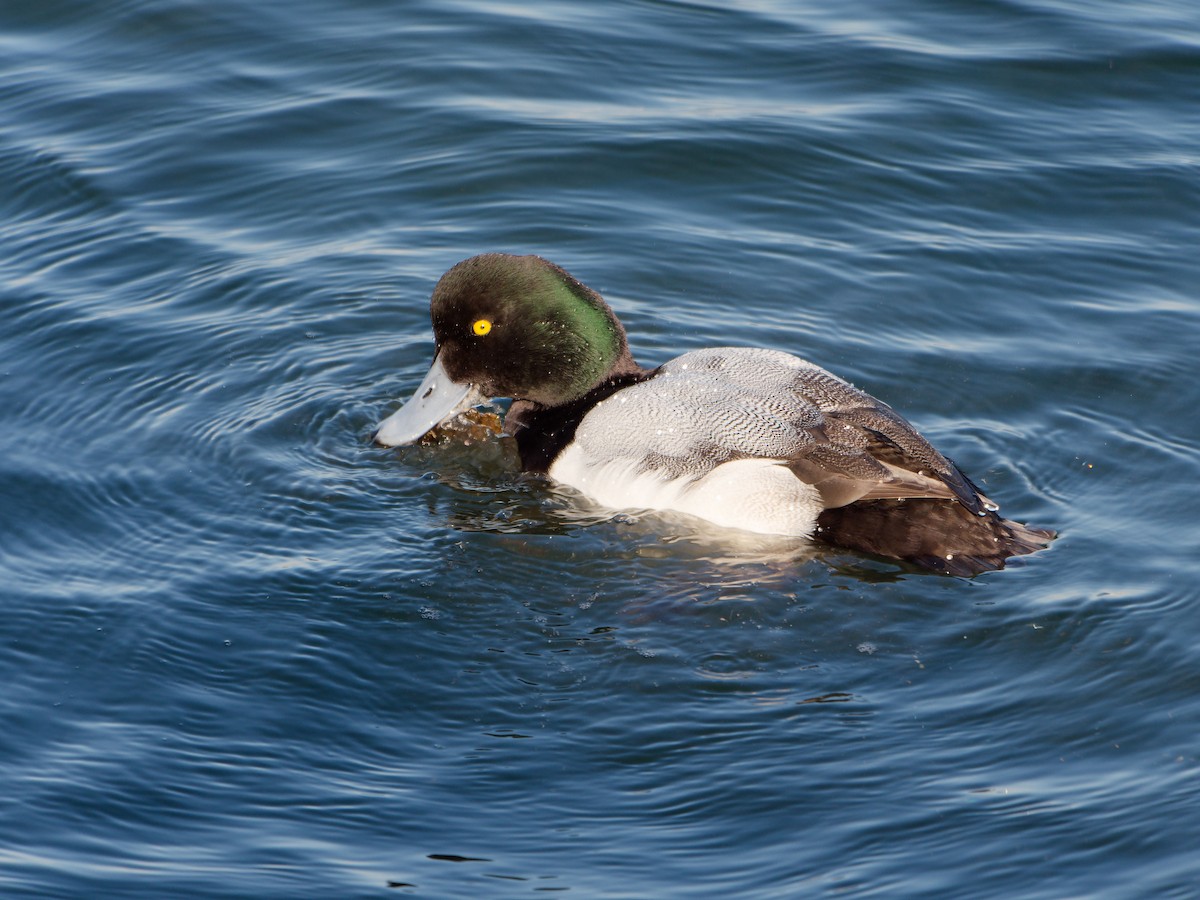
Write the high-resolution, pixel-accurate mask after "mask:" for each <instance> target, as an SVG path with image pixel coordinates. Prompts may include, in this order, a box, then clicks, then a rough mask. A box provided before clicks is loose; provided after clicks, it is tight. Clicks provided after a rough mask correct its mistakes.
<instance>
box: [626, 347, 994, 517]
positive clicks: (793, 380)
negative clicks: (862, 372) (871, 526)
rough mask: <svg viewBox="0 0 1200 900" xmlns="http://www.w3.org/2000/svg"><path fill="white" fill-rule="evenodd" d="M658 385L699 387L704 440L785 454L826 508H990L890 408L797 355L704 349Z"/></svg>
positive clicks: (665, 369)
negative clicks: (920, 502) (930, 504)
mask: <svg viewBox="0 0 1200 900" xmlns="http://www.w3.org/2000/svg"><path fill="white" fill-rule="evenodd" d="M660 379H661V382H660ZM655 382H659V385H658V388H659V389H660V390H662V389H665V390H666V392H667V393H668V394H671V395H675V396H678V395H679V394H680V393H682V392H683V390H684V388H685V387H686V389H687V392H688V393H693V392H698V395H699V396H698V397H697V400H696V401H694V402H696V403H697V408H698V410H699V411H700V412H702V413H704V414H705V422H704V426H703V427H704V429H706V430H707V433H706V439H707V440H708V441H710V442H712V443H714V444H716V445H717V446H718V447H720V448H721V449H722V450H723V451H724V452H725V453H728V454H729V457H728V458H737V457H744V456H771V457H774V458H778V459H781V460H783V461H784V462H785V463H786V464H787V465H788V467H789V468H791V470H792V471H793V472H794V473H795V474H796V476H797V477H798V478H800V479H801V480H802V481H805V482H807V483H809V484H812V485H814V486H815V487H816V488H817V489H818V490H819V491H820V492H821V496H822V500H823V502H824V504H825V506H826V507H838V506H844V505H846V504H849V503H854V502H856V501H859V500H899V499H917V498H930V499H947V500H950V499H953V500H957V501H958V502H960V503H961V504H962V505H963V506H964V507H966V508H967V509H968V510H970V511H971V512H972V513H975V514H977V515H981V514H982V513H983V512H984V511H985V510H987V509H989V508H993V505H992V504H991V503H990V501H989V500H988V499H987V498H986V497H984V496H983V495H982V494H980V493H979V491H978V490H977V489H976V488H975V486H974V485H973V484H971V482H970V480H969V479H968V478H967V477H966V476H965V475H964V474H963V473H962V472H961V471H960V470H959V469H958V467H957V466H955V465H954V463H952V462H951V461H950V460H948V459H947V458H946V457H944V456H943V455H942V454H941V453H939V452H938V451H937V450H936V449H934V447H933V446H932V445H931V444H930V443H929V442H928V441H927V440H925V438H923V437H922V436H921V435H920V434H919V433H918V432H917V431H916V429H914V428H913V427H912V426H911V425H910V424H909V423H908V422H907V421H905V420H904V418H903V417H902V416H900V415H899V414H898V413H896V412H895V410H893V409H892V408H891V407H890V406H888V405H887V404H886V403H883V402H881V401H879V400H876V399H875V398H874V397H872V396H870V395H869V394H867V393H865V392H863V391H861V390H859V389H858V388H856V387H854V386H853V385H851V384H850V383H849V382H846V381H844V380H842V379H841V378H838V377H837V376H836V375H834V374H832V373H830V372H827V371H826V370H825V369H822V368H821V367H820V366H816V365H814V364H812V363H810V362H807V361H805V360H802V359H799V358H798V357H795V356H792V355H790V354H787V353H781V352H779V351H774V350H761V349H751V348H734V347H721V348H713V349H707V350H697V351H693V352H691V353H686V354H684V355H683V356H680V357H678V358H676V359H674V360H671V361H670V362H669V363H666V364H665V365H664V366H662V368H661V369H660V370H659V373H658V374H657V375H656V377H655V378H653V379H651V380H650V381H649V382H646V387H647V388H649V387H650V386H651V385H654V384H655ZM706 396H707V397H711V398H712V401H711V402H710V403H705V402H703V401H704V398H705V397H706ZM672 405H673V406H674V405H676V404H672Z"/></svg>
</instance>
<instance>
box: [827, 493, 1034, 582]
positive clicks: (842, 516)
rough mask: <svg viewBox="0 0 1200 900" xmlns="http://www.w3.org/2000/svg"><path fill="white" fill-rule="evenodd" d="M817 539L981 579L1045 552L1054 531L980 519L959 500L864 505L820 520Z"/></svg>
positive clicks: (841, 509)
mask: <svg viewBox="0 0 1200 900" xmlns="http://www.w3.org/2000/svg"><path fill="white" fill-rule="evenodd" d="M814 536H815V537H816V538H817V539H819V540H821V541H824V542H825V543H827V544H833V545H834V546H837V547H845V548H847V549H850V550H858V551H860V552H863V553H873V554H875V555H876V556H890V557H892V558H893V559H903V560H907V561H908V562H912V563H916V564H917V565H919V566H922V567H924V568H926V569H931V570H933V571H935V572H945V573H946V574H948V575H978V574H979V573H980V572H990V571H993V570H995V569H1002V568H1004V563H1005V560H1007V559H1008V558H1009V557H1012V556H1023V555H1024V554H1026V553H1033V552H1035V551H1037V550H1041V549H1043V548H1044V547H1046V546H1047V545H1049V543H1050V542H1051V541H1052V540H1054V538H1055V537H1056V535H1055V533H1054V532H1053V531H1046V530H1043V529H1041V528H1031V527H1029V526H1028V525H1022V524H1020V523H1019V522H1013V521H1010V520H1009V519H1003V518H1001V517H1000V516H999V515H997V514H996V513H994V512H990V511H989V512H986V513H985V514H984V515H982V516H981V515H977V514H976V513H973V512H971V511H970V510H968V509H966V508H964V507H963V506H962V504H960V503H959V502H958V501H956V500H925V499H919V500H861V501H859V502H857V503H851V504H849V505H847V506H839V507H837V508H835V509H827V510H825V511H824V512H823V513H821V515H820V516H818V517H817V531H816V534H815V535H814Z"/></svg>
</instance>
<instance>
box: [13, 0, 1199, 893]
mask: <svg viewBox="0 0 1200 900" xmlns="http://www.w3.org/2000/svg"><path fill="white" fill-rule="evenodd" d="M1198 109H1200V11H1198V9H1197V7H1196V5H1195V4H1194V3H1193V2H1191V0H1151V2H1139V3H1135V4H1121V3H1108V2H1102V0H1029V2H1013V0H999V2H992V3H986V4H979V3H967V2H963V0H915V2H908V3H902V4H897V3H889V2H884V0H851V2H849V3H839V4H828V3H815V2H807V0H798V2H784V0H746V2H729V3H718V2H707V3H706V2H673V0H616V2H611V3H594V2H585V0H557V2H530V3H520V4H504V3H497V2H489V0H436V2H435V0H410V2H403V3H400V2H385V0H352V2H343V0H336V2H335V0H300V2H292V3H271V2H266V3H252V2H239V0H205V2H196V0H114V2H108V3H96V2H82V0H37V2H34V0H5V2H4V3H3V4H0V247H2V249H3V252H2V253H0V647H2V652H0V683H2V684H4V685H5V689H4V690H3V691H2V692H0V775H2V776H3V783H4V790H3V791H2V792H0V894H3V895H4V896H38V897H72V898H74V897H81V896H85V897H91V896H103V897H180V896H189V897H289V898H295V897H359V896H361V897H382V896H395V895H404V896H419V897H464V898H466V897H518V896H527V895H530V894H534V893H538V894H540V893H545V892H562V893H566V894H568V895H569V896H579V897H628V898H646V897H689V898H690V897H734V896H737V897H797V896H833V895H837V896H844V897H888V898H895V897H932V896H937V897H972V898H975V897H980V898H992V897H994V898H1011V897H1023V898H1043V897H1044V898H1062V897H1104V898H1123V897H1156V898H1157V897H1191V896H1196V895H1198V894H1200V856H1198V855H1197V850H1196V848H1197V847H1200V762H1198V758H1197V757H1198V752H1200V751H1198V742H1197V735H1198V734H1200V649H1197V648H1198V647H1200V526H1198V525H1197V519H1196V509H1197V503H1196V501H1197V499H1198V497H1197V494H1198V493H1200V490H1198V485H1200V415H1198V414H1197V409H1198V404H1200V389H1198V387H1197V377H1196V376H1197V361H1196V360H1197V349H1198V348H1200V262H1198V259H1200V254H1198V253H1197V250H1196V248H1197V246H1198V245H1200V116H1198V115H1197V110H1198ZM487 250H505V251H511V252H522V253H526V252H535V253H539V254H541V255H543V256H545V257H547V258H549V259H552V260H554V261H555V262H558V263H559V264H561V265H563V266H565V267H566V268H567V269H569V270H570V271H571V272H572V273H573V274H575V275H576V276H578V277H579V278H580V279H582V280H583V281H585V282H586V283H588V284H589V285H591V286H592V287H594V288H596V289H597V290H599V291H600V292H601V293H603V294H604V295H605V297H606V298H608V300H609V301H610V302H611V303H612V305H613V306H614V308H615V309H616V310H617V312H618V314H619V315H620V316H621V317H622V319H623V321H624V322H625V324H626V326H627V328H628V331H629V334H630V340H631V344H632V347H633V350H634V353H635V355H636V356H637V358H638V359H639V361H640V362H642V363H643V364H646V365H653V364H657V363H660V362H663V361H665V360H666V359H668V358H669V357H671V356H673V355H676V354H677V353H679V352H681V351H684V350H688V349H694V348H698V347H704V346H712V345H724V344H735V345H750V346H764V347H772V348H776V349H781V350H787V351H789V352H793V353H797V354H800V355H802V356H805V357H807V358H809V359H812V360H813V361H815V362H817V363H819V364H821V365H824V366H826V367H828V368H830V369H832V370H834V371H836V372H837V373H839V374H840V375H842V376H843V377H846V378H848V379H850V380H852V381H854V382H855V383H856V384H858V385H860V386H861V387H863V388H865V389H867V390H869V391H870V392H872V393H873V394H875V395H877V396H879V397H880V398H882V399H883V400H885V401H887V402H889V403H891V404H892V405H893V406H895V407H897V408H898V409H899V410H901V411H902V412H903V413H904V414H905V415H906V416H908V417H909V418H910V419H911V420H912V421H913V422H914V423H915V424H916V425H917V426H918V427H920V428H921V429H922V430H923V431H924V432H925V433H926V434H927V435H928V436H929V437H930V438H931V439H932V440H933V441H934V443H936V444H937V445H938V446H939V448H941V449H942V450H943V451H944V452H945V453H947V454H948V455H949V456H951V457H953V458H954V459H955V460H956V461H957V462H958V463H959V464H960V465H961V466H962V467H963V468H964V469H965V470H966V471H967V472H969V473H970V474H971V475H972V477H973V478H975V480H976V481H978V482H979V483H980V486H981V487H982V488H983V489H984V490H985V491H986V493H987V494H988V495H989V496H991V497H993V498H994V499H996V500H997V501H998V502H1000V503H1001V504H1002V506H1003V509H1004V513H1005V514H1006V515H1008V516H1010V517H1013V518H1017V519H1019V520H1022V521H1030V522H1034V523H1036V524H1039V525H1042V526H1046V527H1051V528H1054V529H1057V530H1058V531H1059V532H1060V534H1061V536H1060V538H1059V540H1058V541H1057V542H1056V543H1055V544H1054V545H1053V547H1052V548H1051V549H1050V550H1049V551H1047V552H1044V553H1041V554H1039V555H1037V556H1035V557H1033V558H1030V559H1028V560H1025V561H1023V563H1022V564H1020V565H1015V566H1013V567H1010V568H1009V569H1007V570H1005V571H1003V572H997V573H992V574H988V575H984V576H980V577H978V578H975V579H956V578H946V577H938V576H931V575H926V574H922V573H920V572H917V571H915V570H913V569H911V568H908V567H904V566H900V565H893V564H890V563H887V562H884V561H880V560H875V559H870V558H867V557H862V556H857V555H855V554H853V553H849V552H842V551H835V550H830V549H819V548H811V547H803V546H796V545H794V544H792V545H787V544H783V543H780V542H779V541H777V540H773V539H767V538H748V537H745V536H742V537H741V538H735V537H733V536H731V535H728V534H725V535H722V534H720V533H719V532H715V531H714V530H712V529H710V528H708V527H706V526H704V525H702V524H701V523H698V522H695V521H691V520H688V519H686V518H683V517H676V518H671V517H667V516H656V515H652V514H649V513H644V512H638V511H625V512H621V513H614V512H613V511H609V510H603V509H597V508H595V507H594V506H591V505H589V504H588V503H587V502H586V501H584V500H583V499H582V498H580V497H579V496H578V495H575V494H573V493H572V492H570V491H568V490H565V489H562V488H557V487H555V486H554V485H552V484H549V483H547V482H545V481H543V480H540V479H538V478H533V477H530V476H524V475H522V474H520V473H519V471H518V468H517V466H516V463H515V458H514V454H513V451H512V448H511V446H509V444H508V441H507V440H498V439H492V440H482V441H481V440H477V439H475V438H453V437H452V438H448V439H444V440H443V442H442V443H441V444H438V445H433V446H422V447H415V448H405V449H401V450H399V451H395V450H384V449H380V448H377V447H374V446H372V444H371V443H370V441H369V435H370V433H371V430H372V428H373V426H374V424H375V423H377V422H378V421H379V420H380V419H381V418H382V417H384V416H385V415H386V414H388V413H389V412H390V411H392V410H393V409H395V408H396V406H397V403H398V402H399V400H400V399H401V398H403V397H405V396H407V394H408V393H409V392H410V391H411V390H412V388H413V387H414V386H415V385H416V383H417V382H418V380H419V379H420V377H421V375H422V374H423V373H424V371H425V370H426V368H427V366H428V364H429V361H430V356H431V349H432V348H431V336H430V330H429V323H428V297H429V293H430V290H431V289H432V287H433V285H434V283H435V282H436V280H437V278H438V277H439V276H440V275H441V273H442V272H443V271H445V269H447V268H448V267H449V266H450V265H452V264H453V263H455V262H457V261H458V260H460V259H462V258H464V257H467V256H470V255H472V254H474V253H478V252H482V251H487Z"/></svg>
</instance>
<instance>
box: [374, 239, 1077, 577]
mask: <svg viewBox="0 0 1200 900" xmlns="http://www.w3.org/2000/svg"><path fill="white" fill-rule="evenodd" d="M430 318H431V320H432V323H433V335H434V345H435V346H434V354H433V362H432V365H431V366H430V368H429V372H428V374H427V375H425V377H424V379H423V380H422V381H421V383H420V384H419V385H418V387H417V389H416V390H415V391H414V392H413V394H412V397H411V399H409V400H408V401H407V402H406V403H404V404H403V405H402V406H401V407H400V408H399V409H397V410H396V411H395V412H394V413H392V414H391V415H389V416H387V417H386V418H384V419H383V421H382V422H380V423H379V425H378V427H377V428H376V429H375V430H374V432H373V433H372V438H373V440H374V442H375V443H377V444H379V445H382V446H384V447H397V446H404V445H408V444H413V443H416V442H417V441H418V440H420V439H421V438H422V437H423V436H424V435H425V434H426V433H427V432H429V431H430V430H432V429H434V428H436V427H438V426H440V425H443V424H445V423H448V422H449V421H450V420H452V419H454V418H455V417H457V416H458V415H459V414H460V413H464V412H466V411H468V410H470V409H471V408H473V407H475V406H478V405H480V404H482V403H484V402H486V401H488V400H492V399H496V398H507V399H510V400H511V401H512V402H511V405H510V406H509V408H508V411H507V413H506V415H505V418H504V431H505V433H507V434H508V435H510V436H511V437H512V438H513V439H515V442H516V447H517V451H518V456H519V458H520V464H521V467H522V469H523V470H524V471H527V472H533V473H539V474H542V475H544V476H547V477H548V478H549V479H551V480H552V481H554V482H557V483H559V484H563V485H567V486H569V487H571V488H574V489H575V490H577V491H579V492H580V493H582V494H584V495H586V496H587V497H589V498H591V500H593V501H595V502H597V503H599V504H600V505H601V506H604V507H609V508H612V509H613V510H621V509H648V510H659V511H673V512H678V513H685V514H689V515H692V516H696V517H699V518H701V519H705V520H708V521H709V522H711V523H714V524H715V525H717V526H721V527H723V528H730V529H739V530H741V531H749V532H757V533H760V534H765V535H787V536H795V537H800V538H806V539H808V540H811V541H816V542H820V543H823V544H826V545H830V546H832V547H836V548H840V549H844V550H850V551H854V552H857V553H862V554H868V555H870V556H875V557H883V558H887V559H890V560H899V561H903V562H906V563H909V564H912V565H915V566H917V567H919V568H920V569H924V570H928V571H933V572H940V573H944V574H949V575H957V576H974V575H977V574H980V573H982V572H987V571H993V570H996V569H1000V568H1003V567H1004V565H1005V562H1006V561H1007V560H1009V559H1010V558H1012V557H1015V556H1023V555H1026V554H1030V553H1033V552H1035V551H1038V550H1041V549H1043V548H1045V547H1047V546H1048V545H1049V544H1050V542H1051V541H1052V540H1053V539H1054V538H1055V537H1056V535H1055V533H1054V532H1053V531H1049V530H1045V529H1041V528H1035V527H1031V526H1027V525H1023V524H1020V523H1018V522H1014V521H1011V520H1008V519H1005V518H1002V517H1001V516H1000V514H999V512H998V509H999V508H998V506H997V505H996V504H995V503H993V502H992V501H991V500H990V499H989V498H988V497H986V496H985V495H984V494H983V493H982V492H981V491H980V490H979V488H977V487H976V486H975V484H974V483H972V481H971V480H970V479H969V478H968V477H967V476H966V475H965V474H964V473H963V472H962V470H961V469H959V468H958V466H956V465H955V464H954V463H953V462H951V461H950V460H949V459H948V458H947V457H945V456H943V455H942V454H941V453H940V452H938V451H937V450H936V449H935V448H934V447H933V445H932V444H930V442H929V441H928V440H926V439H925V438H924V437H922V436H921V434H920V433H919V432H918V431H917V430H916V429H915V428H914V427H913V426H912V425H910V424H909V422H908V421H907V420H905V419H904V418H903V417H902V416H901V415H900V414H899V413H897V412H896V411H895V410H893V409H892V408H891V407H890V406H888V405H887V404H886V403H884V402H882V401H880V400H877V399H875V398H874V397H872V396H871V395H870V394H868V393H866V392H864V391H862V390H860V389H858V388H856V387H854V386H853V385H852V384H850V383H849V382H848V381H845V380H843V379H842V378H839V377H838V376H836V375H834V374H832V373H831V372H828V371H826V370H825V369H823V368H821V367H820V366H818V365H816V364H814V363H811V362H808V361H807V360H804V359H801V358H799V357H797V356H793V355H791V354H789V353H785V352H783V351H780V350H773V349H765V348H750V347H716V348H710V349H702V350H693V351H690V352H687V353H684V354H683V355H681V356H677V357H676V358H674V359H672V360H670V361H668V362H665V363H663V364H662V365H660V366H658V367H655V368H646V367H643V366H641V365H639V364H638V363H637V362H636V361H635V360H634V358H633V355H632V353H631V352H630V348H629V342H628V338H627V336H626V333H625V328H624V326H623V325H622V324H621V322H620V320H619V319H618V318H617V316H616V314H615V313H614V312H613V311H612V309H611V308H610V307H609V305H608V304H607V303H606V302H605V301H604V299H603V298H602V297H601V296H600V295H599V294H598V293H596V292H595V291H594V290H592V289H591V288H589V287H587V286H586V285H585V284H583V283H582V282H581V281H579V280H578V279H576V278H575V277H574V276H573V275H571V274H570V273H568V272H567V271H566V270H565V269H563V268H561V267H560V266H558V265H556V264H554V263H552V262H550V261H549V260H546V259H543V258H542V257H540V256H535V255H522V256H519V255H512V254H507V253H483V254H480V255H477V256H472V257H470V258H469V259H465V260H463V261H462V262H460V263H458V264H457V265H455V266H453V267H452V268H451V269H449V270H448V271H447V272H446V273H445V274H444V275H443V276H442V277H441V279H440V280H439V281H438V283H437V285H436V286H435V288H434V291H433V295H432V297H431V300H430Z"/></svg>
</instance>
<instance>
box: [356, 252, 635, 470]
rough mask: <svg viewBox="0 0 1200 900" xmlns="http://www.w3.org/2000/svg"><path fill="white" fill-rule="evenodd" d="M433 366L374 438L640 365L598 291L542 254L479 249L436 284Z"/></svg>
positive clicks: (407, 437) (568, 393)
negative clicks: (490, 401) (498, 400)
mask: <svg viewBox="0 0 1200 900" xmlns="http://www.w3.org/2000/svg"><path fill="white" fill-rule="evenodd" d="M430 315H431V317H432V319H433V337H434V341H435V343H436V347H435V351H434V357H433V365H432V366H431V367H430V369H429V374H428V375H426V376H425V379H424V380H423V381H422V382H421V384H420V386H419V387H418V388H417V390H416V392H415V393H414V394H413V396H412V398H411V399H410V400H409V401H408V402H407V403H405V404H404V405H403V406H402V407H400V409H398V410H397V411H396V412H394V413H393V414H392V415H390V416H389V417H388V418H386V419H384V420H383V422H382V423H380V425H379V428H378V430H376V432H375V435H374V438H375V440H376V441H377V442H378V443H380V444H383V445H385V446H389V447H393V446H398V445H400V444H410V443H412V442H413V441H416V440H417V439H419V438H420V437H421V436H422V435H423V434H425V432H427V431H429V430H430V429H431V428H434V427H436V426H437V425H439V424H441V423H442V422H445V421H446V420H448V419H450V418H452V417H453V416H455V415H457V414H458V413H460V412H462V411H463V410H464V409H467V408H469V407H471V406H474V405H475V404H477V403H479V402H481V401H483V400H485V399H488V398H491V397H511V398H512V399H514V400H526V401H529V402H531V403H535V404H537V405H539V406H546V407H550V406H559V405H562V404H565V403H570V402H572V401H574V400H577V399H579V398H580V397H582V396H583V395H584V394H586V393H588V391H590V390H592V389H593V388H595V387H597V386H598V385H600V384H603V383H604V382H605V381H607V380H608V379H609V378H612V377H613V376H616V375H623V374H626V373H628V372H632V371H637V369H638V366H637V364H636V363H635V362H634V361H633V358H632V357H631V356H630V354H629V347H628V344H627V343H626V340H625V329H624V328H622V327H621V323H620V322H619V321H618V320H617V317H616V316H615V315H614V314H613V311H612V310H611V309H609V308H608V304H606V303H605V302H604V300H603V299H601V297H600V295H599V294H597V293H596V292H595V291H593V290H591V289H590V288H589V287H587V286H586V285H584V284H582V283H581V282H579V281H577V280H576V279H575V278H573V277H571V275H570V274H568V273H567V272H566V271H564V270H563V269H561V268H559V267H558V266H556V265H554V264H553V263H551V262H548V261H547V260H544V259H542V258H541V257H540V256H510V255H508V254H506V253H484V254H482V255H480V256H472V257H471V258H470V259H466V260H463V261H462V262H460V263H459V264H458V265H456V266H455V267H454V268H452V269H451V270H450V271H448V272H447V273H446V274H445V275H443V276H442V278H441V280H440V281H439V282H438V283H437V287H435V288H434V290H433V298H432V300H431V301H430Z"/></svg>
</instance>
